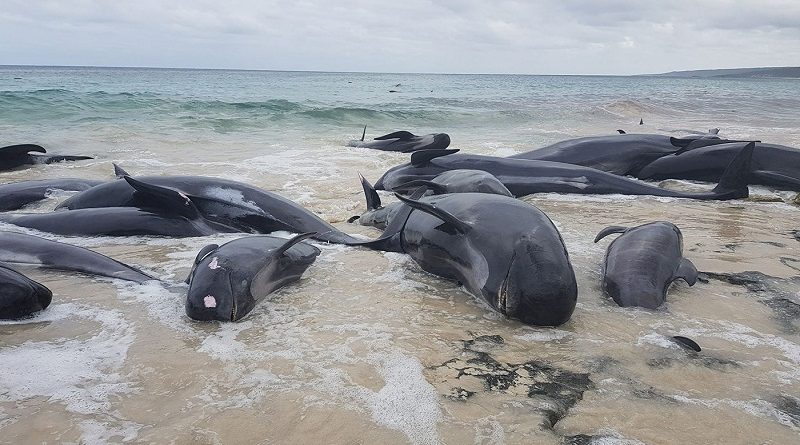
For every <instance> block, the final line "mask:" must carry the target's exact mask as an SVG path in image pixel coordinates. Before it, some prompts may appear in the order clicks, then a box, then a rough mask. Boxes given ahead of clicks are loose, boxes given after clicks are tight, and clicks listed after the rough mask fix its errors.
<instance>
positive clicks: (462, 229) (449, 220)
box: [395, 194, 472, 233]
mask: <svg viewBox="0 0 800 445" xmlns="http://www.w3.org/2000/svg"><path fill="white" fill-rule="evenodd" d="M395 196H396V197H397V199H399V200H401V201H403V202H404V203H406V205H408V206H410V207H412V208H414V209H417V210H419V211H422V212H425V213H428V214H430V215H433V216H435V217H437V218H439V219H441V220H442V221H444V222H445V223H446V224H447V225H448V226H452V228H453V229H454V230H455V231H456V232H459V233H467V232H469V231H470V230H471V229H472V227H471V226H470V225H469V224H467V223H465V222H464V221H461V220H460V219H458V218H456V217H455V216H453V214H451V213H449V212H447V211H445V210H442V209H440V208H439V207H436V206H435V205H433V204H428V203H426V202H420V201H415V200H413V199H409V198H405V197H403V196H401V195H399V194H395Z"/></svg>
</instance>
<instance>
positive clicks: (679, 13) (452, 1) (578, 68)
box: [0, 0, 800, 74]
mask: <svg viewBox="0 0 800 445" xmlns="http://www.w3.org/2000/svg"><path fill="white" fill-rule="evenodd" d="M0 24H2V26H0V65H17V64H24V65H91V66H147V67H180V68H183V67H185V68H234V69H271V70H310V71H368V72H424V73H519V74H643V73H660V72H667V71H673V70H689V69H708V68H737V67H755V66H800V0H738V1H733V0H694V1H690V0H668V1H652V0H608V1H602V0H540V1H533V0H531V1H507V0H395V1H381V0H372V1H370V0H338V1H337V0H328V1H326V0H295V1H291V0H289V1H274V0H215V1H210V0H170V1H163V0H137V1H130V0H114V1H112V0H53V1H50V0H0Z"/></svg>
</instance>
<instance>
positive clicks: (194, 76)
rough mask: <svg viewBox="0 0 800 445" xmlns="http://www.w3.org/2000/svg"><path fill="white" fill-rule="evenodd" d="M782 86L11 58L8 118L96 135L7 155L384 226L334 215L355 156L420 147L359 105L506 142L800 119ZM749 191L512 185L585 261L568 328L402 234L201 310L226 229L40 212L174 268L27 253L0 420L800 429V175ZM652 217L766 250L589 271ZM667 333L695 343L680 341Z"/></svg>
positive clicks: (70, 434)
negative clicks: (213, 249) (197, 308)
mask: <svg viewBox="0 0 800 445" xmlns="http://www.w3.org/2000/svg"><path fill="white" fill-rule="evenodd" d="M390 90H394V91H395V92H390ZM797 91H800V82H799V81H797V80H782V79H751V80H734V79H724V80H709V79H667V78H654V77H582V76H516V75H426V74H372V73H306V72H262V71H222V70H163V69H129V68H60V67H35V68H34V67H0V145H8V144H14V143H23V142H30V143H38V144H41V145H43V146H45V147H46V148H47V149H48V151H49V152H51V153H64V154H88V155H91V156H94V157H95V159H94V160H91V161H84V162H76V163H61V164H53V165H45V166H33V167H30V168H26V169H22V170H17V171H13V172H4V173H0V180H2V182H10V181H15V180H23V179H39V178H49V177H86V178H93V179H109V180H110V179H111V178H112V173H113V169H112V166H111V163H112V162H117V163H119V164H120V165H122V166H123V167H124V168H125V169H126V170H127V171H129V172H130V173H132V174H135V175H136V174H140V175H154V174H193V175H207V176H217V177H224V178H230V179H234V180H239V181H244V182H248V183H252V184H254V185H257V186H260V187H263V188H265V189H268V190H272V191H276V192H279V193H281V194H283V195H284V196H286V197H288V198H291V199H294V200H295V201H297V202H299V203H301V204H303V205H304V206H306V207H307V208H309V209H311V210H313V211H314V212H316V213H317V214H319V215H320V216H321V217H323V218H324V219H326V220H328V221H330V222H331V223H333V224H335V225H336V226H337V227H339V228H341V229H343V230H345V231H347V232H350V233H358V234H362V235H365V236H376V235H377V232H375V231H373V230H371V229H369V228H365V227H360V226H356V225H351V224H347V223H346V222H345V221H346V220H347V218H348V217H350V216H351V215H354V214H359V213H360V212H361V211H363V209H364V202H363V196H362V193H361V188H360V185H359V183H358V180H357V174H358V173H362V174H364V175H365V176H366V177H367V178H369V179H371V180H373V181H374V180H376V179H377V178H378V177H379V176H380V175H381V174H382V173H383V172H384V171H385V170H386V169H388V168H390V167H391V166H393V165H396V164H399V163H402V162H406V161H407V159H408V156H407V155H403V154H395V153H384V152H378V151H370V150H367V149H360V148H349V147H346V146H345V143H346V142H347V140H349V139H354V138H358V137H359V136H360V134H361V131H362V128H363V126H364V125H367V137H368V138H370V137H375V136H378V135H381V134H385V133H389V132H391V131H396V130H409V131H412V132H414V133H417V134H424V133H429V132H447V133H448V134H450V136H451V139H452V141H453V142H452V146H453V147H455V148H460V149H462V150H463V151H465V152H474V153H483V154H493V155H510V154H513V153H517V152H520V151H525V150H530V149H534V148H536V147H540V146H544V145H546V144H549V143H552V142H555V141H559V140H562V139H566V138H572V137H579V136H585V135H598V134H612V133H614V132H615V130H616V129H618V128H621V129H625V130H626V131H628V132H657V133H664V134H670V135H684V134H687V132H688V131H706V130H707V129H709V128H715V127H718V128H720V129H721V134H723V135H725V136H728V137H731V138H736V139H747V138H750V139H758V140H762V141H765V142H774V143H780V144H785V145H792V146H800V97H798V95H797ZM640 119H643V121H644V125H638V124H639V120H640ZM663 185H664V186H668V187H676V188H682V189H689V188H691V189H700V188H703V187H708V185H703V184H695V183H688V182H681V181H666V182H665V183H664V184H663ZM751 191H752V192H753V195H754V197H755V198H751V199H746V200H736V201H727V202H694V201H691V200H682V199H664V198H648V197H625V196H581V195H557V194H546V195H537V196H532V197H527V198H525V200H526V201H527V202H530V203H532V204H534V205H537V206H538V207H540V208H541V209H542V210H544V211H545V212H546V213H547V214H548V215H549V216H550V217H551V218H552V219H553V220H554V222H555V223H556V225H557V226H558V228H559V230H560V231H561V232H562V235H563V236H564V239H565V241H566V244H567V248H568V250H569V253H570V258H571V259H572V262H573V265H574V267H575V271H576V276H577V278H578V283H579V299H578V306H577V308H576V310H575V313H574V315H573V317H572V319H571V320H570V321H569V322H568V323H566V324H565V325H563V326H561V327H559V328H556V329H537V328H531V327H527V326H524V325H521V324H519V323H517V322H514V321H510V320H506V319H503V318H502V317H501V316H498V315H497V314H496V313H494V312H492V311H491V310H490V309H488V308H487V307H486V305H484V304H482V303H481V302H479V301H477V300H476V299H475V298H474V297H472V296H471V295H469V294H467V293H466V292H465V291H463V290H462V289H460V288H459V287H458V285H457V284H455V283H451V282H448V281H446V280H443V279H441V278H438V277H435V276H431V275H428V274H426V273H424V272H422V271H421V270H420V269H419V267H418V266H416V265H415V264H414V263H413V261H411V260H410V259H409V258H408V257H406V256H404V255H400V254H392V253H380V252H372V251H366V250H362V249H349V248H344V247H341V246H330V245H324V244H319V243H317V244H316V245H318V246H319V247H320V248H321V249H322V255H321V256H320V257H319V259H318V260H317V262H316V263H315V264H314V265H312V267H311V268H309V269H308V271H307V272H306V274H305V275H304V278H303V279H302V280H300V282H298V283H295V284H292V285H290V286H287V287H286V288H284V289H282V290H280V291H278V292H276V293H275V294H274V295H272V296H271V297H270V298H269V300H268V301H264V302H262V303H261V304H260V305H259V306H258V307H256V309H255V310H254V311H253V312H252V313H251V314H250V316H249V317H247V318H246V319H245V320H244V321H242V322H239V323H228V324H217V323H195V322H192V321H191V320H189V319H188V318H187V317H186V316H185V315H184V314H183V298H184V297H185V294H186V286H185V285H183V284H181V282H182V280H183V278H184V277H185V275H186V274H187V273H188V271H189V268H190V264H191V261H192V260H193V259H194V256H195V255H196V253H197V251H198V250H199V249H200V248H201V247H202V246H204V245H206V244H209V243H212V242H214V243H218V244H221V243H222V242H225V241H227V240H231V239H235V238H237V237H238V236H240V235H235V234H234V235H230V234H226V235H221V236H212V237H204V238H189V239H181V240H171V239H162V238H143V237H131V238H108V237H57V236H52V235H43V236H46V237H48V238H51V239H58V240H62V241H67V242H71V243H74V244H78V245H81V246H85V247H90V248H93V249H96V250H98V251H101V252H103V253H105V254H109V255H112V256H114V257H115V258H117V259H120V260H122V261H125V262H128V263H130V264H133V265H136V266H139V267H141V268H143V269H145V270H147V271H148V272H151V273H153V274H154V275H156V276H158V277H160V278H162V279H164V280H165V284H154V283H150V284H146V285H134V284H129V283H120V282H115V281H113V280H97V279H92V278H89V277H85V276H79V275H74V274H66V273H56V272H50V271H44V270H37V269H25V272H26V273H27V274H28V275H29V276H30V277H32V278H34V279H36V280H38V281H40V282H42V283H44V284H45V285H47V286H48V287H50V288H51V289H52V290H53V292H54V299H53V304H52V305H51V306H50V308H48V309H47V310H46V311H44V312H43V313H41V314H40V315H38V316H36V317H34V318H31V319H28V320H22V321H16V322H3V323H0V438H2V439H0V441H1V442H8V443H30V442H37V443H39V442H47V443H107V442H114V443H117V442H154V443H165V442H166V443H311V442H314V443H377V442H382V443H414V444H434V443H480V444H500V443H553V444H556V443H563V442H564V441H569V440H573V441H578V440H587V441H588V440H590V439H589V438H588V437H586V436H592V437H593V439H591V440H594V441H595V443H619V444H623V443H624V444H630V443H647V444H658V443H721V442H726V443H742V444H749V443H796V442H797V438H798V433H800V399H798V395H800V371H799V370H800V330H799V329H800V325H798V315H799V314H800V310H798V308H800V276H799V274H800V272H799V271H800V244H798V241H797V239H796V236H797V235H796V233H797V232H796V230H798V229H800V223H799V222H798V217H799V216H800V208H798V207H797V206H796V205H793V204H792V203H791V200H792V199H793V198H794V194H791V193H785V192H780V191H775V190H769V189H766V188H756V187H753V188H751ZM67 196H68V194H67V193H55V194H54V195H53V196H52V197H51V198H50V199H48V200H46V201H45V202H42V203H39V204H37V205H35V206H32V208H30V209H26V210H27V211H49V210H51V209H52V208H53V207H54V206H55V205H56V204H57V203H58V202H59V201H61V200H63V199H65V198H66V197H67ZM386 199H387V200H391V197H390V196H389V195H386ZM659 219H665V220H670V221H672V222H674V223H676V224H677V225H678V226H679V227H681V228H682V230H683V233H684V237H685V239H684V247H685V251H686V256H687V257H688V258H689V259H691V260H692V261H693V262H694V263H695V264H696V265H697V267H698V269H700V270H701V271H705V272H713V273H741V272H745V271H757V272H760V273H762V274H765V275H768V276H769V277H763V278H759V279H758V280H757V282H753V283H750V285H749V286H742V285H740V284H732V283H729V282H727V281H725V280H719V279H713V278H712V279H710V280H708V282H700V283H698V284H696V285H695V286H694V287H688V286H687V285H685V284H682V283H679V284H676V285H674V286H673V287H672V289H671V290H670V293H669V297H668V299H667V301H668V303H667V305H666V307H665V308H663V309H662V310H659V311H644V310H636V309H621V308H619V307H617V306H616V305H615V304H614V303H613V302H612V301H610V300H609V299H608V298H607V297H605V296H604V295H603V294H602V292H601V289H600V273H601V263H602V259H603V254H604V249H605V247H606V246H607V242H605V241H603V242H600V243H598V244H594V243H592V240H593V238H594V236H595V234H596V233H597V232H598V231H599V230H600V229H602V228H603V227H605V226H607V225H634V224H640V223H643V222H648V221H653V220H659ZM0 229H4V230H6V229H7V230H20V229H18V228H14V227H13V226H8V225H4V226H3V227H0ZM22 231H25V230H22ZM31 233H34V232H31ZM40 235H41V234H40ZM732 281H734V283H741V280H739V281H737V280H732ZM671 335H685V336H689V337H691V338H693V339H694V340H696V341H697V342H698V343H700V345H701V346H702V347H703V351H702V352H701V353H700V354H697V355H690V354H687V353H686V352H685V351H683V350H682V349H680V348H679V347H678V346H676V345H675V344H674V343H672V342H671V341H670V340H669V337H670V336H671ZM581 443H583V442H581Z"/></svg>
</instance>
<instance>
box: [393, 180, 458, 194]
mask: <svg viewBox="0 0 800 445" xmlns="http://www.w3.org/2000/svg"><path fill="white" fill-rule="evenodd" d="M423 186H424V187H427V188H428V190H432V191H433V193H434V194H435V195H441V194H444V193H447V187H445V186H443V185H442V184H437V183H435V182H433V181H426V180H424V179H416V180H414V181H408V182H405V183H403V184H400V185H398V186H396V187H394V188H392V190H411V189H414V190H416V189H417V187H423Z"/></svg>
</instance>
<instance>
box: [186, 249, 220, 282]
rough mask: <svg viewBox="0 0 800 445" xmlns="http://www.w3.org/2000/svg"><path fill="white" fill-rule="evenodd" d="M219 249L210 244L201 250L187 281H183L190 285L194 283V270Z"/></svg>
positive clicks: (195, 258)
mask: <svg viewBox="0 0 800 445" xmlns="http://www.w3.org/2000/svg"><path fill="white" fill-rule="evenodd" d="M218 248H219V245H218V244H209V245H207V246H205V247H203V248H202V249H200V252H197V256H196V257H194V263H193V264H192V270H190V271H189V275H187V276H186V279H185V280H183V282H184V283H186V284H189V283H190V282H191V281H192V275H194V270H195V269H196V268H197V265H198V264H200V261H203V259H204V258H205V257H207V256H208V255H209V254H210V253H211V252H213V251H215V250H217V249H218Z"/></svg>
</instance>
